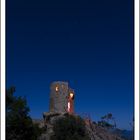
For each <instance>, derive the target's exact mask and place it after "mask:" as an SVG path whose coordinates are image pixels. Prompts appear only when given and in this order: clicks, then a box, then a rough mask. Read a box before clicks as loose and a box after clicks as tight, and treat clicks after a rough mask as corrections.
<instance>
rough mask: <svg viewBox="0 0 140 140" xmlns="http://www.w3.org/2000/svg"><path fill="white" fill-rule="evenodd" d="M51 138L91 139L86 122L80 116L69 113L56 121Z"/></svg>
mask: <svg viewBox="0 0 140 140" xmlns="http://www.w3.org/2000/svg"><path fill="white" fill-rule="evenodd" d="M53 131H54V135H53V136H52V137H51V140H90V139H89V136H88V135H87V133H86V128H85V122H84V121H83V120H82V119H81V118H80V117H75V116H72V115H68V116H66V117H65V118H61V119H59V120H57V121H56V122H55V123H54V127H53Z"/></svg>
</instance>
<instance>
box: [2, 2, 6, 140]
mask: <svg viewBox="0 0 140 140" xmlns="http://www.w3.org/2000/svg"><path fill="white" fill-rule="evenodd" d="M5 62H6V61H5V0H1V140H5Z"/></svg>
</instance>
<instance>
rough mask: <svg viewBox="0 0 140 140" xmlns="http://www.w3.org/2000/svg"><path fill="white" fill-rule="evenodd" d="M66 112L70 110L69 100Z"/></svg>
mask: <svg viewBox="0 0 140 140" xmlns="http://www.w3.org/2000/svg"><path fill="white" fill-rule="evenodd" d="M68 112H70V102H68Z"/></svg>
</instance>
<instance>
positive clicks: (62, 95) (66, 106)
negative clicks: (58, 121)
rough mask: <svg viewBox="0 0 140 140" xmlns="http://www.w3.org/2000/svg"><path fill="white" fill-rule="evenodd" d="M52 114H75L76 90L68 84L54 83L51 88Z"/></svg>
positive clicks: (50, 109) (50, 108)
mask: <svg viewBox="0 0 140 140" xmlns="http://www.w3.org/2000/svg"><path fill="white" fill-rule="evenodd" d="M49 111H50V112H52V113H65V112H68V113H74V90H72V89H71V88H69V85H68V83H67V82H61V81H57V82H53V83H52V84H51V86H50V107H49Z"/></svg>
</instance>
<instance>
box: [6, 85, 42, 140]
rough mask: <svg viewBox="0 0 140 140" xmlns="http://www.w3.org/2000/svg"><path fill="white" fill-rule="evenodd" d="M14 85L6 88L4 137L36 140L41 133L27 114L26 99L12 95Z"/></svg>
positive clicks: (10, 139)
mask: <svg viewBox="0 0 140 140" xmlns="http://www.w3.org/2000/svg"><path fill="white" fill-rule="evenodd" d="M14 92H15V87H14V86H13V87H11V88H9V89H7V90H6V139H7V140H36V139H37V137H38V136H39V135H40V134H41V129H40V128H39V127H38V125H35V124H33V122H32V119H31V117H30V116H29V107H28V106H27V102H26V99H25V98H23V97H15V96H14Z"/></svg>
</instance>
